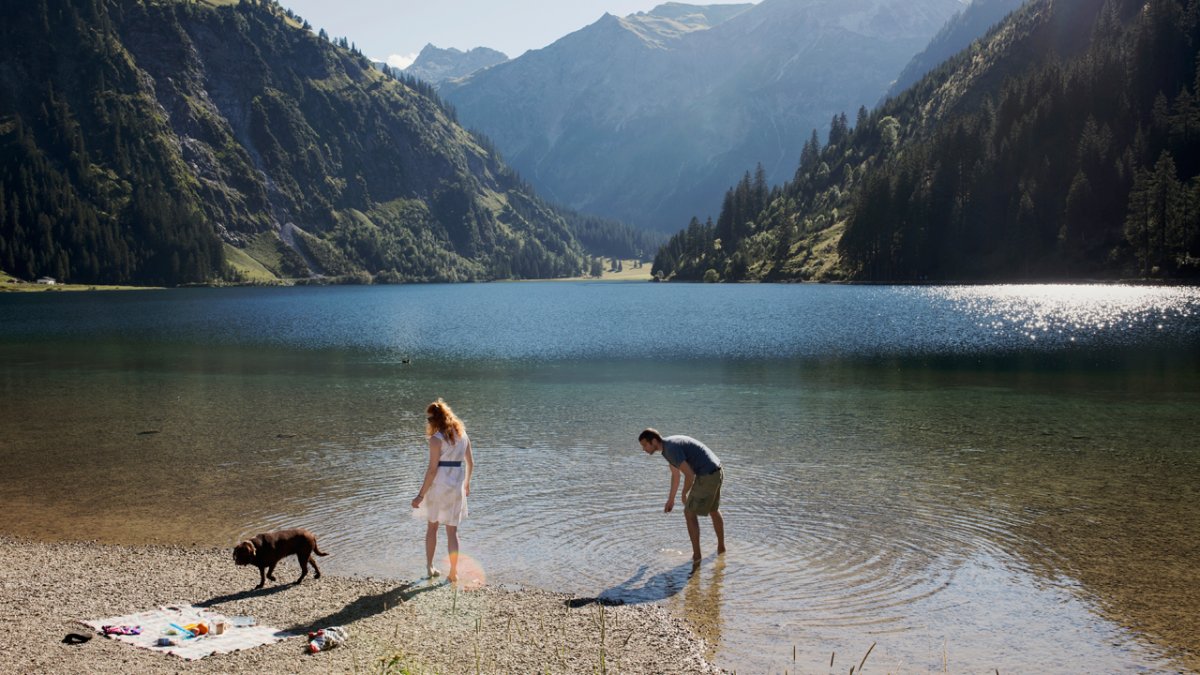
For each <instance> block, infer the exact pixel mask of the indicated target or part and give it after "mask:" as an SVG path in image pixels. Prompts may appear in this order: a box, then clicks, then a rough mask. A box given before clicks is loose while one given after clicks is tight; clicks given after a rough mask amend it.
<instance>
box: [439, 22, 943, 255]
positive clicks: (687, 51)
mask: <svg viewBox="0 0 1200 675" xmlns="http://www.w3.org/2000/svg"><path fill="white" fill-rule="evenodd" d="M817 4H818V5H819V7H818V10H820V11H825V12H829V16H828V17H826V16H825V15H824V14H819V16H821V17H824V18H822V20H821V22H810V24H806V25H807V26H809V27H810V28H812V30H805V29H804V26H802V25H800V24H799V23H797V22H803V21H807V20H808V19H807V18H806V17H807V16H808V15H807V14H805V11H807V10H805V9H804V6H802V5H800V3H796V2H794V0H765V1H764V2H762V3H760V4H759V5H752V6H750V7H741V6H734V8H728V7H725V8H721V9H707V8H706V9H704V12H698V11H697V10H692V9H688V8H686V7H680V6H669V9H670V11H669V12H668V11H667V10H664V12H665V13H668V14H672V15H678V14H679V13H682V12H698V13H705V16H709V15H711V16H713V17H715V18H718V19H721V20H720V21H719V22H717V23H715V24H714V25H712V26H711V27H708V28H704V29H702V30H689V31H687V32H682V33H677V32H670V31H668V32H666V33H655V34H654V35H653V36H652V37H653V39H647V38H646V34H645V30H648V29H647V28H646V27H647V26H653V25H655V21H658V20H659V19H662V18H663V17H656V18H655V19H653V20H650V19H647V15H645V14H643V15H631V17H616V16H613V15H607V16H605V17H602V18H601V19H600V20H598V21H596V22H594V23H593V24H591V25H589V26H587V27H585V28H582V29H580V30H578V31H575V32H573V33H571V34H569V35H567V36H564V37H563V38H561V39H560V40H558V41H556V42H555V43H553V44H551V45H549V46H547V47H545V48H543V49H540V50H533V51H530V52H527V53H526V54H524V55H522V56H521V57H518V58H516V59H513V60H512V61H509V62H507V63H505V64H502V65H500V66H497V67H493V68H490V69H487V70H485V71H481V72H477V73H475V74H474V75H472V76H470V77H468V78H465V79H463V80H459V81H455V82H447V83H445V84H443V86H442V87H441V88H440V89H439V93H441V94H442V95H443V96H444V97H445V98H446V100H447V101H449V102H450V103H451V104H452V105H454V106H455V108H456V110H457V111H458V113H459V116H460V117H461V118H462V119H463V120H464V122H465V123H466V124H468V125H469V126H471V127H473V128H478V129H480V130H481V131H483V132H484V133H486V134H487V135H488V136H489V137H490V138H492V140H493V141H494V142H495V143H496V146H497V147H498V148H499V149H500V151H501V152H502V153H503V154H504V156H505V158H506V159H507V161H509V162H510V163H511V164H512V166H513V167H514V168H516V169H517V170H518V171H520V172H521V173H522V175H524V176H526V177H527V178H528V179H529V180H530V181H531V182H532V183H533V184H534V185H537V186H538V188H539V190H541V191H543V192H544V193H545V194H547V195H548V196H550V197H552V198H553V199H554V200H556V201H559V202H562V203H564V204H567V205H569V206H571V207H572V208H576V209H580V210H585V211H590V212H595V213H598V214H601V215H605V216H608V217H614V218H618V219H620V220H625V221H628V222H634V223H637V224H640V225H642V226H643V227H649V228H652V229H657V230H660V231H665V230H671V229H674V228H677V227H678V226H679V224H680V223H682V222H686V219H687V218H688V217H689V216H690V215H693V214H697V213H700V214H702V213H705V212H715V210H716V208H717V207H718V205H719V200H715V199H713V197H712V195H713V194H719V191H720V190H721V189H722V188H723V187H725V186H727V185H729V184H730V183H731V182H733V181H734V180H736V177H737V176H738V175H740V174H741V172H742V171H743V170H744V168H745V167H746V166H747V165H753V164H754V162H756V161H762V162H763V163H764V164H765V165H766V168H767V170H768V172H769V173H774V174H782V173H783V172H784V171H786V172H788V173H790V171H791V169H792V168H793V166H794V161H795V158H796V157H798V155H799V152H800V150H801V148H802V146H803V143H804V141H805V140H806V139H807V136H808V132H809V130H811V129H812V128H814V127H817V126H823V125H824V124H826V123H827V121H828V119H829V116H830V115H833V114H836V113H837V112H838V111H839V110H842V109H844V108H846V107H847V106H849V105H851V104H853V105H854V106H857V105H859V104H862V103H868V102H870V101H874V100H877V99H878V97H879V96H880V95H882V94H883V92H884V91H885V90H886V87H887V84H888V83H889V82H891V80H892V79H894V77H895V75H896V73H898V72H899V70H900V68H901V67H902V66H903V64H904V63H905V62H907V61H908V59H909V58H911V56H912V54H915V53H916V52H917V51H918V50H919V49H920V48H921V47H923V46H924V45H925V44H926V42H927V39H928V38H929V37H930V36H932V35H933V34H934V33H935V32H936V30H937V29H938V28H940V27H941V25H942V23H943V21H944V19H945V18H948V17H949V16H950V15H951V14H952V12H953V10H954V9H957V8H958V7H959V6H960V5H959V3H958V2H957V0H923V2H921V3H917V4H919V5H921V7H923V8H925V11H923V12H915V13H913V12H910V14H911V15H912V16H913V18H912V19H911V20H907V22H897V21H894V20H891V19H890V17H891V14H892V10H893V9H894V8H893V5H895V8H899V7H900V6H901V4H903V5H904V6H906V7H910V6H911V5H912V3H898V2H891V1H890V0H856V1H855V2H853V3H835V2H822V3H817ZM718 7H720V6H718ZM798 8H799V9H798ZM812 11H817V10H812ZM896 11H899V9H896ZM639 17H640V18H639ZM839 17H840V18H846V17H849V18H846V21H845V22H843V23H846V22H848V23H847V25H841V24H838V23H837V22H838V21H839V20H840V18H839ZM879 17H888V20H884V19H879ZM872 18H875V19H878V20H877V21H875V22H874V23H872ZM826 19H827V20H826ZM789 22H790V23H789ZM898 23H899V24H901V25H900V27H899V28H896V29H895V30H894V31H893V32H895V33H896V34H897V35H898V36H899V37H896V38H895V39H880V38H879V37H878V35H879V34H880V33H879V31H881V30H884V29H886V28H887V25H888V24H891V25H893V26H895V25H897V24H898ZM835 24H836V25H835ZM860 24H861V25H863V26H867V28H869V30H870V34H869V35H865V34H864V35H859V34H854V33H851V32H850V31H851V29H854V28H856V27H858V26H859V25H860ZM697 25H698V24H697ZM864 30H865V29H864ZM914 31H915V32H914ZM848 64H849V65H848ZM810 85H811V86H810ZM801 92H803V94H802V93H801Z"/></svg>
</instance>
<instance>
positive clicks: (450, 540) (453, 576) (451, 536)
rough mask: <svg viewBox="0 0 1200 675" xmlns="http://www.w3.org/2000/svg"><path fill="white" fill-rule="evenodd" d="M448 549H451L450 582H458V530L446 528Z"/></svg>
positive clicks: (451, 526)
mask: <svg viewBox="0 0 1200 675" xmlns="http://www.w3.org/2000/svg"><path fill="white" fill-rule="evenodd" d="M446 547H447V548H449V549H450V576H448V577H446V578H447V579H449V580H450V581H458V528H457V527H455V526H453V525H447V526H446Z"/></svg>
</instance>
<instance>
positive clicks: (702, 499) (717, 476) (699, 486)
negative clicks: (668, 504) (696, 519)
mask: <svg viewBox="0 0 1200 675" xmlns="http://www.w3.org/2000/svg"><path fill="white" fill-rule="evenodd" d="M724 473H725V472H724V471H722V470H721V469H717V470H716V471H714V472H712V473H710V474H708V475H706V476H696V481H695V482H694V483H692V490H691V492H689V493H688V498H687V502H686V503H684V505H683V508H684V509H686V510H687V512H688V513H694V514H696V515H697V516H707V515H708V514H710V513H712V512H713V511H716V510H717V509H720V508H721V481H722V480H723V475H724Z"/></svg>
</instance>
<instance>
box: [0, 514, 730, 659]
mask: <svg viewBox="0 0 1200 675" xmlns="http://www.w3.org/2000/svg"><path fill="white" fill-rule="evenodd" d="M298 572H299V569H298V567H297V565H296V561H295V558H294V557H293V558H290V559H289V560H287V561H285V562H283V563H281V564H280V566H279V568H278V569H277V570H276V576H277V577H278V578H279V579H280V581H281V582H282V583H277V584H272V583H271V582H268V585H267V587H266V588H264V589H261V590H257V591H255V590H253V586H254V585H255V584H256V583H257V582H258V570H257V569H256V568H254V567H236V566H235V565H234V564H233V560H232V557H231V555H230V552H229V551H226V550H223V549H221V550H212V549H209V550H198V549H189V548H182V547H166V546H109V545H102V544H95V543H87V542H63V543H41V542H31V541H23V540H16V539H11V538H7V537H0V655H2V656H0V673H34V672H36V673H115V672H121V673H133V672H136V673H159V672H164V673H165V672H171V673H175V672H188V673H191V672H195V673H209V672H213V673H230V672H252V673H302V672H322V673H324V672H355V673H413V674H415V673H475V672H481V673H498V672H503V673H508V672H514V673H529V672H539V673H544V672H552V673H564V672H588V673H591V672H603V671H608V672H620V673H711V672H720V671H719V670H718V669H717V668H715V667H714V666H713V665H712V664H710V663H709V662H707V661H706V660H705V658H704V649H705V644H704V642H703V640H701V639H699V638H697V637H695V636H694V635H693V633H692V632H691V631H690V630H689V629H688V628H687V626H686V624H685V623H684V622H683V621H681V620H679V619H677V618H673V617H671V616H670V615H669V614H668V613H667V612H666V611H665V610H664V609H663V608H661V607H658V606H655V605H626V606H617V607H603V608H602V607H601V606H599V605H597V604H595V603H590V602H582V601H580V599H574V598H572V597H571V596H567V595H562V594H556V593H549V592H545V591H540V590H531V589H523V590H505V589H499V588H482V589H476V590H470V591H465V590H458V591H456V590H455V588H454V587H453V586H452V585H450V584H445V583H442V584H429V583H428V582H406V581H398V580H386V579H366V578H345V577H335V576H330V575H325V576H323V577H322V578H321V579H313V578H312V576H311V574H310V576H309V577H308V578H307V579H306V580H305V581H304V583H303V584H301V585H294V584H292V583H290V582H291V581H292V580H294V579H295V577H296V576H298ZM181 601H182V602H188V603H192V604H197V603H204V604H206V605H210V606H211V608H212V609H213V610H214V611H217V612H221V613H223V614H226V615H231V616H232V615H251V616H254V617H255V618H256V619H257V620H258V621H259V623H261V624H265V625H270V626H274V627H276V628H280V629H284V630H291V631H296V632H302V631H308V630H315V629H316V628H320V627H326V626H333V625H343V626H347V627H349V630H350V639H349V641H348V643H347V645H346V646H344V647H338V648H337V649H333V650H331V651H327V652H321V653H318V654H314V655H306V654H305V653H304V645H305V640H304V639H303V638H300V637H297V638H291V639H287V640H283V641H282V642H278V643H275V644H272V645H267V646H263V647H258V648H255V649H250V650H246V651H241V652H234V653H230V654H217V655H214V656H210V657H207V658H205V659H201V660H199V661H184V660H182V659H179V658H176V657H174V656H170V655H165V654H159V653H153V652H150V651H147V650H142V649H137V648H134V647H132V646H129V645H126V644H122V643H119V642H117V641H115V640H108V639H105V638H102V637H99V636H97V637H96V638H94V639H92V640H91V641H89V642H86V643H84V644H81V645H67V644H63V643H62V639H63V636H65V635H66V634H67V633H83V634H87V633H90V630H89V629H88V628H87V627H86V626H83V625H82V624H80V623H78V621H79V620H81V619H100V618H104V617H109V616H117V615H123V614H129V613H133V612H140V611H144V610H148V609H154V608H157V607H159V606H162V605H167V604H171V603H178V602H181ZM602 663H603V666H602Z"/></svg>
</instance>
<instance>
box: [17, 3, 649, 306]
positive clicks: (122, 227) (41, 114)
mask: <svg viewBox="0 0 1200 675" xmlns="http://www.w3.org/2000/svg"><path fill="white" fill-rule="evenodd" d="M348 47H349V45H348V43H346V41H345V40H344V39H343V40H341V41H340V44H335V43H333V42H331V41H330V40H328V38H326V37H325V36H324V33H323V32H322V34H321V35H320V36H318V35H314V34H313V32H312V31H311V30H310V29H308V26H307V24H306V23H304V22H302V20H300V19H299V18H298V17H294V16H292V15H291V14H290V12H287V11H286V10H284V9H282V8H281V7H280V6H279V5H278V4H275V3H274V2H268V1H266V0H242V1H241V2H236V3H233V2H221V1H219V0H205V1H195V0H30V1H29V2H23V3H4V4H3V9H2V10H0V269H5V270H7V271H9V272H11V273H14V274H16V275H18V276H21V277H24V278H27V279H28V278H33V277H36V276H39V275H43V274H49V275H52V276H55V277H58V278H60V279H63V280H67V281H75V282H88V283H96V282H108V283H152V284H180V283H188V282H206V281H212V280H215V279H221V278H224V279H232V280H239V279H253V278H263V279H269V278H274V277H307V276H310V275H327V276H340V277H343V278H350V279H366V278H368V276H369V275H374V276H375V277H376V279H378V280H384V281H405V280H469V279H488V278H507V277H553V276H563V275H574V274H578V273H579V272H581V271H582V270H583V269H584V267H585V264H586V262H587V260H586V258H587V256H586V255H585V253H584V250H583V248H582V247H581V245H580V243H579V241H578V239H577V237H576V236H575V234H574V232H573V231H572V228H571V226H570V225H569V224H568V223H567V221H566V219H565V218H564V214H563V213H562V212H560V211H558V210H557V209H555V208H553V207H551V206H549V205H548V204H546V203H544V202H543V201H542V200H540V199H539V198H538V197H537V196H536V195H534V194H533V193H532V191H531V190H530V189H529V187H528V185H526V184H525V183H524V182H522V181H521V180H520V178H519V177H518V176H517V175H516V174H515V173H514V172H512V171H511V170H509V169H508V168H507V167H506V166H505V165H504V164H502V163H501V162H500V160H499V159H498V157H497V155H496V153H495V152H494V151H493V150H492V149H491V148H490V147H489V146H488V144H487V143H486V141H483V140H481V139H480V138H478V137H476V136H473V135H472V134H470V133H468V132H466V131H465V130H464V129H463V128H462V127H460V126H459V125H458V124H457V122H456V121H455V120H454V118H453V114H452V113H450V112H449V110H448V108H446V107H444V106H443V105H442V104H441V103H440V102H439V100H438V99H437V97H436V96H435V95H433V93H432V90H431V89H430V88H429V87H428V86H427V85H423V84H421V83H419V82H417V81H415V80H411V79H405V78H401V79H396V78H394V77H389V76H388V75H385V74H381V73H379V72H377V71H375V70H374V69H372V67H371V65H370V63H369V62H368V61H367V59H365V58H364V57H363V56H362V55H361V54H359V53H357V52H356V51H354V50H352V49H349V48H348ZM622 234H627V232H626V233H622Z"/></svg>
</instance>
